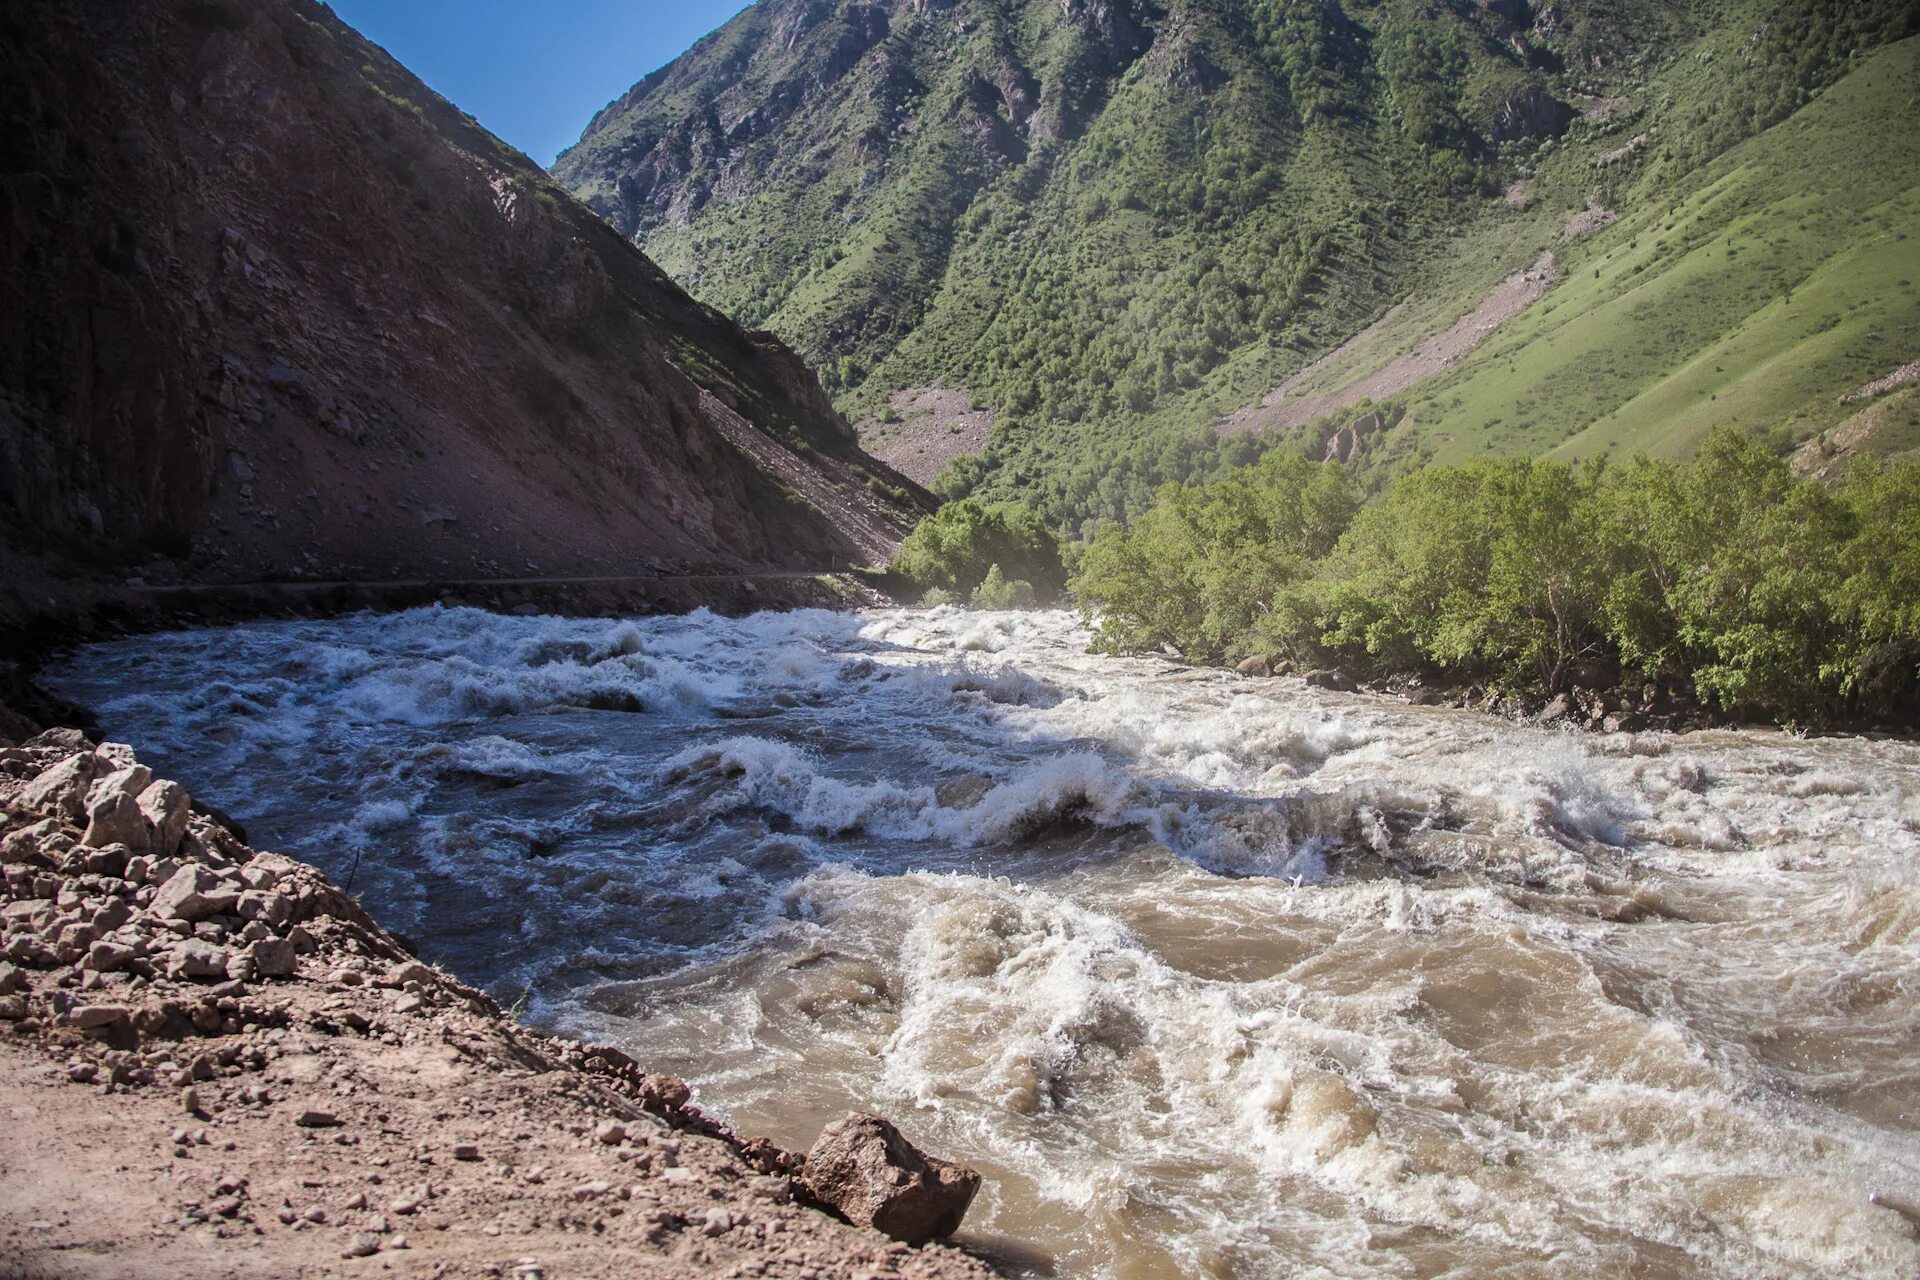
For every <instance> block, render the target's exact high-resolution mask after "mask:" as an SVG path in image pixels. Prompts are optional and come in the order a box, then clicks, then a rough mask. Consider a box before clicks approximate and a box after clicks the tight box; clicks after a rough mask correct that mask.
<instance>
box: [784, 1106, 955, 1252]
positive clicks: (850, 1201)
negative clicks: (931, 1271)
mask: <svg viewBox="0 0 1920 1280" xmlns="http://www.w3.org/2000/svg"><path fill="white" fill-rule="evenodd" d="M801 1185H802V1186H803V1187H804V1188H805V1190H806V1193H807V1195H808V1196H810V1197H811V1198H812V1199H814V1200H816V1201H818V1202H820V1203H821V1204H824V1205H827V1206H828V1207H830V1208H832V1209H834V1210H835V1211H837V1212H838V1213H840V1214H841V1215H842V1216H843V1217H845V1218H846V1219H847V1221H849V1222H851V1223H854V1224H855V1225H857V1226H863V1227H873V1228H874V1229H875V1230H877V1231H882V1232H884V1233H886V1234H887V1235H889V1236H892V1237H893V1238H894V1239H895V1240H899V1241H902V1242H904V1243H906V1244H924V1243H926V1242H927V1241H928V1240H937V1239H939V1238H940V1237H942V1236H950V1235H952V1234H953V1233H954V1232H955V1231H957V1230H959V1229H960V1221H961V1219H962V1218H964V1217H966V1213H967V1206H968V1205H970V1204H972V1203H973V1197H974V1194H975V1193H976V1192H977V1191H979V1190H980V1175H979V1174H977V1173H975V1172H974V1171H973V1170H972V1169H969V1168H967V1167H966V1166H965V1165H960V1164H954V1163H952V1162H951V1161H948V1160H942V1159H940V1158H938V1157H937V1156H929V1155H927V1154H925V1153H924V1152H922V1151H920V1150H919V1149H918V1148H916V1147H915V1146H914V1145H913V1144H912V1143H911V1142H908V1141H907V1140H906V1138H905V1137H904V1136H903V1135H902V1134H901V1132H900V1130H898V1129H896V1128H894V1126H893V1125H892V1123H890V1122H889V1121H887V1120H885V1119H883V1118H882V1117H880V1116H874V1115H861V1114H854V1115H850V1116H848V1117H846V1119H844V1120H838V1121H835V1122H834V1123H833V1124H830V1125H828V1126H827V1127H826V1128H825V1129H823V1130H821V1131H820V1138H819V1140H818V1141H816V1142H815V1143H814V1144H813V1149H812V1150H810V1151H808V1152H807V1161H806V1166H805V1168H804V1170H803V1171H802V1174H801Z"/></svg>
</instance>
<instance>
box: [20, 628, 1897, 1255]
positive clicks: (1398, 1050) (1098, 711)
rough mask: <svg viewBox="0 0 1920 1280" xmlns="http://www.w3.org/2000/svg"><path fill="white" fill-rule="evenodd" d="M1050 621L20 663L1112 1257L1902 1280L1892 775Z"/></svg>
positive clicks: (1005, 1206)
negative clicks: (1104, 653)
mask: <svg viewBox="0 0 1920 1280" xmlns="http://www.w3.org/2000/svg"><path fill="white" fill-rule="evenodd" d="M1086 643H1087V635H1086V633H1085V631H1084V630H1083V629H1082V628H1081V626H1080V625H1079V623H1078V621H1077V620H1076V619H1075V618H1074V617H1073V616H1071V615H1069V614H1065V613H1058V612H1028V613H970V612H965V611H960V610H954V609H937V610H931V611H904V610H903V611H883V612H869V613H864V614H843V613H827V612H798V613H770V614H760V615H755V616H753V617H750V618H745V619H734V620H730V619H723V618H719V617H715V616H712V615H710V614H707V613H704V612H702V613H695V614H692V615H688V616H685V617H677V618H658V619H643V620H634V621H618V620H567V619H559V618H546V617H504V616H500V615H495V614H489V613H483V612H479V611H476V610H467V609H437V608H436V609H427V610H416V611H412V612H408V613H403V614H396V615H386V616H356V617H349V618H342V619H335V620H330V621H303V622H285V623H270V624H259V625H250V626H240V627H229V628H220V629H212V630H204V631H192V632H181V633H174V634H168V635H155V636H143V637H139V638H135V639H129V640H124V641H119V642H115V643H109V644H101V645H95V646H91V647H89V648H88V649H86V650H84V651H82V652H81V653H79V654H77V655H75V657H74V658H73V659H72V660H71V661H69V662H67V663H65V664H64V665H63V666H62V667H60V668H59V669H57V670H55V671H54V672H52V673H51V676H50V679H49V683H51V684H52V685H53V686H54V687H55V688H56V689H57V690H58V691H59V692H61V693H63V694H65V695H66V696H68V697H70V698H73V699H75V700H76V701H79V702H82V703H84V704H86V705H88V706H90V707H92V708H94V709H95V710H96V711H97V713H98V714H99V716H100V718H101V721H102V723H103V725H104V726H105V728H106V729H107V730H108V732H109V733H110V734H111V735H112V736H114V737H116V738H121V739H124V740H126V741H129V742H131V743H133V744H134V745H135V747H136V748H137V749H138V750H139V751H140V753H141V756H142V758H143V759H144V760H147V761H149V762H150V763H151V764H152V765H153V766H154V767H155V769H156V771H157V772H160V773H163V774H165V775H167V776H172V777H177V778H180V779H181V780H182V781H183V782H184V783H186V785H187V786H188V787H189V789H191V790H192V791H193V792H194V793H195V794H196V795H201V796H204V797H207V798H209V799H211V800H213V801H214V802H215V803H217V804H219V805H221V806H222V807H224V808H226V809H228V810H229V811H230V812H232V813H233V814H234V815H235V816H236V817H238V818H240V819H241V820H242V821H244V822H245V823H246V825H247V827H248V830H249V835H250V836H251V837H252V839H253V843H255V844H256V845H262V846H266V847H274V848H279V849H283V850H285V851H287V852H290V853H295V854H297V855H299V856H301V857H304V858H307V859H310V860H312V861H314V862H317V863H318V864H320V865H321V866H322V867H324V868H325V869H326V870H327V871H328V872H329V873H330V874H331V875H333V876H334V878H335V879H336V880H339V881H341V882H345V883H350V884H351V885H352V887H353V890H354V892H355V893H356V894H358V895H359V896H360V897H361V898H362V900H363V901H364V902H365V903H366V904H367V905H368V906H369V907H370V908H371V909H372V910H373V911H374V912H375V914H376V915H378V916H379V917H380V918H381V920H382V921H383V922H384V923H386V924H387V925H389V927H392V928H395V929H397V930H399V931H401V932H403V933H407V934H409V935H411V936H413V937H414V938H415V939H417V940H418V941H419V943H420V945H421V948H422V953H423V954H424V955H426V956H428V957H429V958H431V959H434V960H437V961H439V962H441V963H443V964H445V965H447V966H448V967H449V968H450V969H452V970H453V971H454V972H456V973H459V974H460V975H461V976H463V977H465V978H467V979H469V980H471V981H475V982H477V983H480V984H482V985H485V986H486V987H487V988H489V989H490V990H491V991H492V992H493V993H494V994H495V995H496V996H497V997H499V998H500V999H501V1001H502V1002H503V1003H507V1004H512V1003H515V1002H517V1001H523V1000H524V1002H525V1005H526V1008H527V1016H528V1017H529V1018H531V1019H534V1020H536V1021H539V1022H542V1023H545V1024H548V1025H553V1026H559V1027H564V1028H567V1029H570V1030H574V1031H577V1032H579V1033H581V1034H583V1035H587V1036H590V1037H592V1038H594V1039H598V1040H603V1041H608V1042H614V1043H619V1044H621V1045H623V1046H625V1047H626V1048H628V1049H629V1050H630V1051H631V1052H632V1053H633V1054H634V1055H635V1056H636V1057H638V1058H640V1059H641V1060H642V1061H643V1062H645V1063H646V1064H647V1065H648V1066H649V1068H650V1069H653V1070H665V1071H676V1072H679V1073H681V1074H684V1075H685V1076H686V1077H687V1078H688V1080H689V1081H690V1082H691V1083H692V1084H694V1085H695V1087H696V1089H697V1092H698V1096H699V1099H700V1101H701V1102H702V1104H703V1105H705V1106H707V1107H708V1108H709V1109H710V1110H713V1111H715V1112H718V1113H720V1114H722V1115H725V1116H727V1117H729V1118H730V1119H732V1120H733V1121H734V1122H735V1124H736V1125H737V1126H738V1127H739V1128H741V1129H742V1130H744V1131H747V1132H753V1133H765V1134H768V1135H769V1136H771V1137H773V1138H775V1139H776V1140H778V1141H781V1142H783V1143H784V1144H786V1145H790V1146H796V1147H800V1148H804V1147H805V1146H806V1145H807V1144H808V1143H809V1142H810V1141H811V1139H812V1137H813V1135H814V1134H815V1132H817V1130H818V1128H819V1126H820V1125H821V1124H822V1123H823V1122H825V1121H826V1120H829V1119H833V1118H837V1117H838V1115H840V1114H841V1113H843V1112H845V1111H846V1110H849V1109H853V1108H860V1109H873V1110H879V1111H882V1112H885V1113H887V1114H889V1115H891V1116H893V1117H894V1118H895V1119H896V1120H897V1121H898V1122H899V1123H901V1125H902V1127H903V1128H904V1129H905V1130H906V1131H907V1132H908V1134H909V1135H910V1136H911V1137H912V1138H914V1139H915V1140H916V1141H917V1142H919V1143H920V1144H921V1145H923V1146H926V1147H928V1148H929V1149H932V1150H935V1151H938V1152H940V1153H942V1154H945V1155H949V1156H955V1157H959V1158H963V1159H965V1160H967V1161H969V1162H970V1163H973V1164H974V1165H976V1166H977V1167H978V1168H980V1169H981V1170H982V1172H983V1173H984V1174H985V1175H986V1178H987V1186H986V1188H985V1190H984V1191H983V1192H982V1194H981V1198H980V1200H979V1201H978V1202H977V1204H976V1207H975V1209H974V1211H973V1214H972V1216H971V1217H970V1219H969V1222H968V1226H967V1228H966V1231H965V1232H964V1233H963V1236H962V1239H963V1241H968V1242H971V1243H973V1244H975V1245H977V1246H979V1247H983V1248H987V1249H990V1250H992V1251H994V1252H996V1253H997V1254H998V1256H1000V1257H1001V1258H1002V1259H1004V1260H1006V1261H1007V1262H1008V1264H1009V1265H1010V1266H1011V1267H1014V1268H1015V1269H1016V1270H1018V1269H1020V1268H1026V1269H1028V1270H1029V1271H1031V1272H1033V1273H1038V1274H1058V1275H1063V1276H1101V1277H1116V1278H1121V1277H1124V1278H1127V1280H1134V1278H1143V1277H1161V1276H1236V1277H1239V1276H1245V1277H1269V1276H1271V1277H1280V1276H1288V1277H1291V1276H1312V1277H1322V1276H1324V1277H1333V1276H1341V1277H1361V1276H1367V1277H1372V1276H1393V1277H1432V1276H1458V1277H1485V1276H1494V1275H1498V1276H1503V1277H1532V1276H1540V1277H1546V1276H1621V1277H1626V1276H1634V1277H1660V1276H1676V1277H1678V1276H1727V1277H1755V1276H1783V1277H1801V1276H1805V1277H1832V1276H1841V1275H1845V1276H1861V1277H1878V1276H1887V1277H1912V1276H1914V1275H1916V1274H1920V1244H1917V1243H1916V1230H1915V1224H1916V1222H1920V1136H1917V1134H1920V750H1917V749H1916V748H1915V747H1914V746H1912V745H1910V744H1905V743H1898V742H1890V741H1869V740H1865V739H1858V738H1837V739H1816V740H1800V739H1796V738H1793V737H1791V736H1787V735H1784V734H1779V733H1773V732H1740V733H1706V734H1693V735H1685V736H1674V735H1667V734H1659V733H1649V734H1638V735H1628V734H1621V735H1613V736H1605V737H1602V736H1585V735H1580V734H1577V733H1572V732H1562V731H1554V730H1547V729H1540V728H1534V727H1527V726H1519V725H1512V724H1508V723H1505V722H1502V721H1498V720H1495V719H1493V718H1490V717H1486V716H1482V715H1479V714H1476V713H1470V712H1463V711H1453V710H1449V709H1443V708H1416V707H1408V706H1402V705H1399V704H1398V703H1396V702H1392V701H1389V700H1386V699H1381V698H1374V697H1369V696H1363V695H1342V694H1335V693H1326V692H1321V691H1316V690H1310V689H1307V688H1305V687H1303V686H1301V685H1300V684H1298V683H1297V682H1293V681H1284V680H1272V681H1247V680H1241V679H1239V678H1237V677H1234V676H1232V675H1229V674H1225V673H1220V672H1212V671H1196V670H1189V669H1184V668H1181V667H1178V666H1176V665H1173V664H1169V663H1164V662H1160V661H1157V660H1144V659H1142V660H1122V659H1112V658H1104V657H1096V656H1091V655H1089V654H1088V653H1087V652H1086Z"/></svg>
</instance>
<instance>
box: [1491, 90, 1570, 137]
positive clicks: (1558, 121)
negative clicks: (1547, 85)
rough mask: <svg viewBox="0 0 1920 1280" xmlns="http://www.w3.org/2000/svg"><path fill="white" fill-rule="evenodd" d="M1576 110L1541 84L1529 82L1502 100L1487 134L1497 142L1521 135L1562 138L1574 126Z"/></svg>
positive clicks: (1494, 112) (1494, 113)
mask: <svg viewBox="0 0 1920 1280" xmlns="http://www.w3.org/2000/svg"><path fill="white" fill-rule="evenodd" d="M1576 114H1577V113H1576V112H1575V111H1574V109H1573V108H1572V107H1570V106H1568V105H1567V104H1566V103H1564V102H1562V101H1560V99H1558V98H1556V97H1554V96H1553V95H1552V94H1550V93H1548V92H1547V91H1546V90H1545V89H1542V88H1541V87H1540V86H1538V85H1528V86H1527V87H1526V88H1524V89H1520V90H1518V91H1516V92H1514V93H1512V94H1509V95H1508V96H1507V97H1506V98H1504V99H1502V100H1501V103H1500V105H1499V106H1497V107H1495V108H1494V111H1493V127H1492V128H1491V129H1490V130H1488V133H1487V136H1488V137H1490V138H1492V139H1493V140H1494V141H1495V142H1511V141H1513V140H1515V139H1518V138H1558V137H1559V136H1561V135H1562V134H1564V133H1565V132H1566V131H1567V128H1568V126H1570V125H1572V123H1573V119H1574V116H1575V115H1576Z"/></svg>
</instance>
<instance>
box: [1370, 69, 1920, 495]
mask: <svg viewBox="0 0 1920 1280" xmlns="http://www.w3.org/2000/svg"><path fill="white" fill-rule="evenodd" d="M1635 194H1636V195H1637V196H1638V199H1637V200H1636V201H1635V204H1636V206H1637V207H1636V209H1635V211H1634V212H1631V213H1628V214H1627V215H1626V216H1624V217H1623V218H1622V219H1621V220H1620V221H1619V222H1617V223H1615V224H1614V225H1612V226H1611V227H1609V228H1607V229H1606V230H1604V231H1602V232H1601V233H1599V234H1598V235H1595V236H1593V237H1592V238H1591V239H1589V240H1587V241H1585V242H1584V243H1582V244H1580V245H1578V246H1571V247H1561V248H1560V249H1559V251H1558V252H1559V258H1560V265H1561V270H1562V272H1563V279H1562V280H1561V281H1560V283H1558V284H1557V285H1556V286H1554V287H1553V288H1552V289H1551V290H1549V291H1548V293H1547V294H1546V296H1545V297H1544V298H1542V299H1541V301H1540V302H1539V303H1538V304H1536V305H1535V306H1534V307H1532V308H1530V309H1529V310H1528V311H1526V312H1524V313H1522V314H1521V315H1520V316H1518V317H1516V318H1515V319H1514V320H1513V321H1512V322H1511V323H1509V324H1508V325H1506V326H1504V327H1503V328H1502V329H1501V330H1500V331H1499V332H1498V333H1496V334H1495V335H1494V336H1493V337H1492V338H1491V339H1490V340H1488V341H1487V342H1486V343H1484V344H1483V345H1482V346H1481V347H1479V348H1478V349H1476V350H1475V351H1474V353H1473V354H1472V355H1471V356H1470V357H1469V358H1468V359H1467V360H1466V361H1465V362H1464V363H1463V364H1462V366H1461V367H1460V368H1459V369H1458V371H1457V372H1454V373H1451V374H1448V375H1444V376H1442V377H1440V378H1437V379H1434V380H1433V381H1432V382H1430V383H1428V384H1426V385H1423V386H1422V387H1421V388H1419V390H1418V391H1417V392H1414V393H1412V394H1410V395H1409V397H1408V400H1407V409H1408V412H1407V416H1406V419H1405V421H1404V423H1403V425H1402V427H1401V428H1400V430H1401V432H1403V433H1405V434H1406V435H1408V436H1410V437H1412V438H1413V439H1414V440H1415V441H1417V442H1418V444H1419V447H1420V449H1421V452H1422V453H1429V452H1430V454H1431V456H1434V457H1437V458H1439V459H1441V460H1443V461H1458V460H1464V459H1465V458H1468V457H1470V456H1472V455H1473V454H1475V453H1477V452H1483V451H1487V450H1497V451H1500V452H1508V453H1537V452H1548V451H1552V452H1555V453H1558V454H1560V455H1562V456H1568V457H1580V456H1586V455H1589V454H1594V453H1601V452H1607V451H1615V452H1620V453H1631V452H1636V451H1639V452H1649V453H1654V454H1660V455H1667V456H1680V455H1683V454H1686V453H1689V452H1691V451H1692V449H1693V448H1694V447H1695V446H1696V445H1697V444H1698V443H1699V442H1700V441H1701V440H1702V439H1704V438H1705V436H1706V434H1707V433H1708V432H1709V431H1710V430H1712V429H1713V428H1714V427H1716V426H1742V427H1748V428H1753V429H1759V430H1763V431H1766V432H1768V433H1771V434H1775V435H1777V436H1779V437H1780V438H1781V439H1782V440H1783V441H1784V440H1786V439H1788V438H1791V439H1798V438H1802V437H1805V436H1807V435H1809V434H1812V433H1813V432H1815V431H1817V430H1820V429H1823V428H1826V427H1830V426H1833V425H1834V424H1836V423H1837V422H1839V421H1840V420H1842V419H1843V418H1845V417H1847V416H1848V415H1849V414H1850V413H1851V412H1852V410H1851V409H1849V408H1848V407H1847V406H1845V405H1842V404H1840V403H1839V397H1840V396H1841V395H1843V394H1844V393H1846V392H1847V391H1849V390H1851V389H1852V388H1854V387H1856V386H1859V385H1861V384H1863V383H1865V382H1868V381H1870V380H1872V379H1873V378H1875V377H1878V376H1879V375H1881V374H1883V373H1885V372H1887V371H1888V370H1890V369H1892V368H1895V367H1896V366H1898V365H1900V364H1902V363H1904V362H1905V361H1907V360H1910V359H1913V358H1914V357H1915V355H1916V346H1920V342H1917V341H1916V340H1917V339H1920V290H1916V289H1915V287H1914V282H1915V280H1916V278H1920V40H1914V39H1909V40H1906V41H1903V42H1901V43H1900V44H1898V45H1895V46H1892V47H1890V48H1886V49H1883V50H1881V51H1879V52H1878V53H1876V54H1874V55H1872V56H1871V57H1869V58H1866V59H1864V60H1863V61H1862V65H1861V66H1860V67H1859V69H1857V70H1855V71H1853V72H1852V73H1851V74H1849V75H1848V76H1847V77H1846V78H1845V79H1843V80H1841V81H1840V82H1839V83H1838V84H1836V85H1835V86H1834V87H1833V88H1832V89H1830V90H1829V91H1827V92H1826V93H1825V94H1823V95H1822V96H1821V97H1820V98H1819V99H1818V100H1817V101H1815V102H1813V103H1812V104H1811V105H1809V106H1808V107H1806V108H1805V109H1803V110H1802V111H1800V112H1799V113H1797V114H1796V115H1794V116H1793V117H1792V118H1790V119H1789V120H1787V121H1785V122H1783V123H1781V124H1778V125H1776V126H1774V127H1773V128H1771V129H1769V130H1768V131H1767V132H1765V133H1763V134H1761V135H1760V136H1759V137H1757V138H1754V139H1752V140H1750V141H1748V142H1746V143H1743V144H1741V145H1740V146H1738V147H1735V148H1734V149H1733V150H1732V151H1730V152H1728V153H1727V154H1726V155H1724V156H1722V157H1721V158H1720V159H1718V160H1716V161H1714V162H1713V163H1711V164H1709V165H1707V166H1705V167H1704V168H1702V169H1701V170H1699V171H1698V172H1696V173H1694V174H1691V175H1688V177H1687V178H1686V179H1685V180H1683V181H1677V182H1671V183H1668V184H1664V189H1663V190H1662V191H1657V192H1652V191H1649V192H1639V193H1635ZM1661 195H1664V197H1665V202H1664V204H1663V203H1662V202H1661V200H1660V199H1659V198H1658V197H1659V196H1661Z"/></svg>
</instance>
